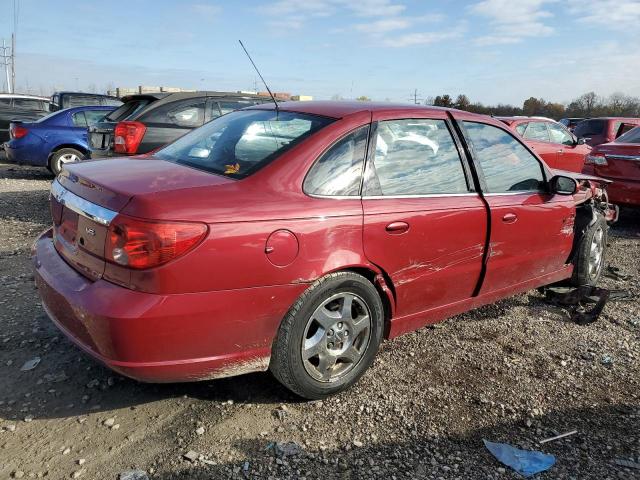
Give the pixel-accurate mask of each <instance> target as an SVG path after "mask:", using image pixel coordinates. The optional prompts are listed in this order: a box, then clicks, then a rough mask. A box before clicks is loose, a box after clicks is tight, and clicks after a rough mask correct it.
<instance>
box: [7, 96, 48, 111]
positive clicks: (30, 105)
mask: <svg viewBox="0 0 640 480" xmlns="http://www.w3.org/2000/svg"><path fill="white" fill-rule="evenodd" d="M13 106H14V107H16V108H23V109H25V110H45V107H44V102H43V101H42V100H37V99H33V98H14V99H13Z"/></svg>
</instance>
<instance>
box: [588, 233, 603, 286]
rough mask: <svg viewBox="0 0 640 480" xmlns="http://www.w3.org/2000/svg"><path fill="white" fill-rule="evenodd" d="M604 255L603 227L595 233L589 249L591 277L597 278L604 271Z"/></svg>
mask: <svg viewBox="0 0 640 480" xmlns="http://www.w3.org/2000/svg"><path fill="white" fill-rule="evenodd" d="M603 253H604V230H603V229H602V227H601V226H599V227H598V229H597V230H596V231H595V232H594V234H593V238H592V239H591V246H590V248H589V276H590V277H591V278H596V277H597V276H598V274H599V273H600V270H601V269H602V259H603Z"/></svg>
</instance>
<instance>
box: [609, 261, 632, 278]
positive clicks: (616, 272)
mask: <svg viewBox="0 0 640 480" xmlns="http://www.w3.org/2000/svg"><path fill="white" fill-rule="evenodd" d="M604 276H605V277H608V278H611V279H613V280H619V281H626V280H629V279H631V276H629V275H624V274H622V273H620V269H619V268H618V267H614V266H613V265H607V269H606V270H605V272H604Z"/></svg>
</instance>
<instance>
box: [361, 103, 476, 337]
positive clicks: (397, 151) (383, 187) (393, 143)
mask: <svg viewBox="0 0 640 480" xmlns="http://www.w3.org/2000/svg"><path fill="white" fill-rule="evenodd" d="M425 115H426V114H422V116H420V115H417V118H416V117H414V118H404V119H395V118H393V115H392V114H391V113H386V112H374V113H373V120H374V123H373V126H372V138H371V141H370V146H369V151H368V155H367V166H366V171H365V178H364V184H363V192H362V205H363V212H364V233H363V235H364V251H365V254H366V256H367V258H368V259H369V260H370V261H371V262H372V263H374V264H376V265H378V266H379V267H381V268H382V269H383V270H384V271H386V272H387V273H388V275H389V276H390V277H391V280H392V282H393V285H394V288H395V290H396V291H395V293H396V297H397V305H396V316H398V317H404V316H410V315H414V314H417V313H420V312H425V311H428V310H432V309H435V308H437V307H442V306H445V305H447V304H450V303H454V302H457V301H461V300H465V299H468V298H470V297H471V296H472V294H473V292H474V289H475V287H476V285H477V282H478V280H479V277H480V272H481V268H482V256H483V250H484V242H485V238H486V229H487V212H486V209H485V207H484V204H483V202H482V199H481V198H480V196H479V195H478V193H477V192H475V191H473V187H472V182H471V180H470V178H469V175H468V166H467V164H466V163H465V162H466V160H465V159H464V158H463V155H461V153H462V152H461V151H460V149H459V145H458V144H457V143H456V142H455V140H454V136H453V133H452V129H451V124H450V122H449V120H448V118H447V115H446V113H445V112H442V113H440V112H438V113H432V112H429V114H428V116H425ZM418 317H420V316H418ZM420 325H421V323H417V324H412V325H411V326H410V327H408V328H417V327H419V326H420Z"/></svg>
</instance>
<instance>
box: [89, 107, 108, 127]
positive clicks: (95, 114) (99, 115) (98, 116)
mask: <svg viewBox="0 0 640 480" xmlns="http://www.w3.org/2000/svg"><path fill="white" fill-rule="evenodd" d="M107 113H109V112H108V111H105V110H85V111H84V116H85V118H86V119H87V125H88V126H91V125H95V124H96V123H98V122H100V121H101V120H102V119H104V117H105V115H106V114H107Z"/></svg>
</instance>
